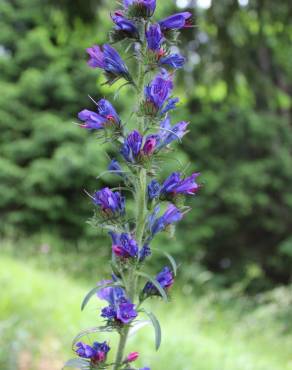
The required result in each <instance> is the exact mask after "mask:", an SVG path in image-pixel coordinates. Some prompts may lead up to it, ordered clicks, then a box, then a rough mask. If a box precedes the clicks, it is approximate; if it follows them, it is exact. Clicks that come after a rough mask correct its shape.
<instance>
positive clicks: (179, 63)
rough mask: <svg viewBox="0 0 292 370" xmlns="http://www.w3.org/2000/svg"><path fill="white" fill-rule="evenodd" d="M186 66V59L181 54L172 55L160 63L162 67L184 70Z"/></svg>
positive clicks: (162, 59)
mask: <svg viewBox="0 0 292 370" xmlns="http://www.w3.org/2000/svg"><path fill="white" fill-rule="evenodd" d="M184 64H185V58H184V57H183V56H182V55H180V54H170V55H167V56H164V57H161V58H160V59H159V61H158V65H160V66H169V67H172V68H176V69H178V68H182V67H183V65H184Z"/></svg>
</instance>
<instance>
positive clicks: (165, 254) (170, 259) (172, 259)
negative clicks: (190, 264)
mask: <svg viewBox="0 0 292 370" xmlns="http://www.w3.org/2000/svg"><path fill="white" fill-rule="evenodd" d="M152 250H153V251H155V252H157V253H160V254H163V255H164V256H165V257H166V258H168V260H169V262H170V264H171V267H172V270H173V273H174V275H176V273H177V264H176V262H175V259H174V258H173V257H172V255H171V254H169V253H167V252H164V251H161V250H160V249H156V248H152Z"/></svg>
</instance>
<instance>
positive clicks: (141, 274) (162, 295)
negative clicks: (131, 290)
mask: <svg viewBox="0 0 292 370" xmlns="http://www.w3.org/2000/svg"><path fill="white" fill-rule="evenodd" d="M136 274H137V275H138V276H142V277H144V278H146V279H147V280H149V281H150V282H151V283H152V284H153V285H154V286H155V288H156V289H157V290H158V292H159V293H160V295H161V297H162V299H163V300H164V301H165V302H167V301H168V297H167V294H166V293H165V290H164V289H163V288H162V286H161V285H160V284H159V283H158V281H157V280H155V279H153V277H152V276H150V275H148V274H146V273H145V272H140V271H137V272H136Z"/></svg>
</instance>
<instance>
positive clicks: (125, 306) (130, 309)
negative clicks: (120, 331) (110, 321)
mask: <svg viewBox="0 0 292 370" xmlns="http://www.w3.org/2000/svg"><path fill="white" fill-rule="evenodd" d="M136 317H137V311H136V309H135V305H134V304H133V303H131V302H130V301H129V300H128V301H124V302H122V303H120V304H119V305H118V306H117V317H116V319H117V320H119V321H121V322H122V323H124V324H128V323H129V322H131V321H132V320H133V319H135V318H136Z"/></svg>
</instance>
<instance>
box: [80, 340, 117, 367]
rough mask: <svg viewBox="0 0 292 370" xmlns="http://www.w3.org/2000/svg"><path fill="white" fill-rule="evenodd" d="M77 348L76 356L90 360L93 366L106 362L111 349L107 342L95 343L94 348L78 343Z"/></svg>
mask: <svg viewBox="0 0 292 370" xmlns="http://www.w3.org/2000/svg"><path fill="white" fill-rule="evenodd" d="M76 347H77V348H76V350H75V352H76V354H77V355H78V356H79V357H82V358H88V359H90V360H91V363H93V364H100V363H103V362H105V360H106V356H107V353H108V352H109V351H110V347H109V346H108V344H107V343H106V342H103V343H99V342H94V343H93V345H92V346H89V345H88V344H85V343H83V342H78V343H77V344H76Z"/></svg>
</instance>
